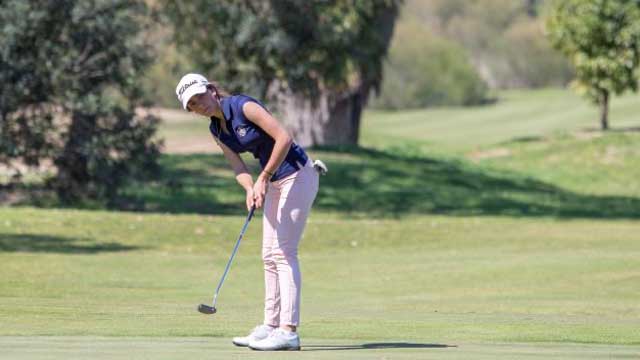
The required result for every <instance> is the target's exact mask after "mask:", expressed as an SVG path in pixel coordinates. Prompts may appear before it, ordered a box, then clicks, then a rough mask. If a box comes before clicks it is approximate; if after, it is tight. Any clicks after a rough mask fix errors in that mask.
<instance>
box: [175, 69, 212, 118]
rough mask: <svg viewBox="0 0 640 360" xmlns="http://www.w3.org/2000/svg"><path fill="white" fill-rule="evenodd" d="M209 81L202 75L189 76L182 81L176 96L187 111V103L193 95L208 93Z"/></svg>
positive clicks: (179, 83)
mask: <svg viewBox="0 0 640 360" xmlns="http://www.w3.org/2000/svg"><path fill="white" fill-rule="evenodd" d="M207 85H209V81H208V80H207V78H205V77H204V76H202V75H200V74H193V73H191V74H187V75H185V76H183V77H182V79H180V82H178V86H177V87H176V95H177V96H178V101H180V102H181V103H182V107H183V108H184V109H185V110H187V103H188V102H189V99H191V97H192V96H193V95H197V94H202V93H204V92H206V91H207Z"/></svg>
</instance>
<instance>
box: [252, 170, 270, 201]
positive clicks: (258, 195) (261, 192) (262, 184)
mask: <svg viewBox="0 0 640 360" xmlns="http://www.w3.org/2000/svg"><path fill="white" fill-rule="evenodd" d="M266 193H267V178H266V174H265V173H264V172H262V173H261V174H260V176H258V179H256V182H255V183H254V184H253V200H254V205H255V206H256V209H260V208H261V207H262V205H264V196H265V195H266Z"/></svg>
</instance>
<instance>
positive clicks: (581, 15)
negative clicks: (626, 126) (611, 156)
mask: <svg viewBox="0 0 640 360" xmlns="http://www.w3.org/2000/svg"><path fill="white" fill-rule="evenodd" d="M548 30H549V37H550V39H551V41H552V42H553V44H554V46H555V47H557V48H558V49H560V50H561V51H562V52H563V53H564V54H565V55H566V56H568V57H569V59H570V60H571V62H572V63H573V65H574V67H575V70H576V80H575V81H574V85H575V86H576V87H577V89H578V90H579V91H580V92H581V93H583V94H585V95H586V96H587V97H588V98H589V99H590V100H592V101H593V102H595V103H596V104H598V105H599V106H600V124H601V128H602V130H607V129H608V128H609V120H608V116H609V115H608V114H609V100H610V97H611V95H612V94H616V95H619V94H622V93H623V92H625V91H627V90H631V91H633V92H636V91H637V90H638V65H639V64H640V1H638V0H563V1H557V2H556V3H555V4H554V6H553V12H552V14H551V16H550V18H549V20H548Z"/></svg>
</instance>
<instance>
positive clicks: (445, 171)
mask: <svg viewBox="0 0 640 360" xmlns="http://www.w3.org/2000/svg"><path fill="white" fill-rule="evenodd" d="M311 153H312V154H313V155H314V157H316V158H320V159H322V160H323V161H324V162H325V163H326V164H327V165H328V167H329V173H328V174H327V175H326V176H324V177H322V178H321V181H320V183H321V185H320V191H319V194H318V197H317V198H316V202H315V205H314V207H315V208H316V209H321V210H326V211H332V212H338V213H344V214H351V215H354V216H360V215H366V216H369V217H401V216H404V215H410V214H426V213H431V214H433V213H435V214H448V215H503V216H553V217H562V218H621V219H625V218H628V219H635V218H638V217H640V199H638V198H634V197H621V196H594V195H588V194H580V193H576V192H572V191H569V190H566V189H563V188H560V187H558V186H555V185H553V184H549V183H545V182H542V181H540V180H538V179H535V178H532V177H528V176H524V175H522V174H518V173H510V172H504V171H496V170H490V169H487V168H485V167H481V166H477V165H474V164H471V163H468V162H465V161H458V160H451V159H445V158H431V157H425V156H421V155H416V154H411V153H403V152H402V151H401V150H390V151H380V150H373V149H366V148H321V149H314V150H312V151H311ZM162 166H163V168H164V175H163V176H162V178H160V179H157V180H156V181H154V182H152V183H147V184H139V185H138V186H135V187H131V188H129V189H127V191H126V197H125V200H126V201H124V202H123V206H122V207H121V208H126V209H130V210H142V211H154V212H155V211H159V212H170V213H207V214H235V215H240V214H242V215H244V214H245V213H246V209H245V206H244V191H243V190H242V189H241V188H240V187H239V186H238V185H237V184H236V182H235V178H234V176H233V174H231V173H230V170H228V169H229V165H228V164H227V163H226V161H225V160H224V158H223V157H222V155H164V156H163V159H162ZM254 173H256V171H254Z"/></svg>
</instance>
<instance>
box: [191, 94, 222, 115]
mask: <svg viewBox="0 0 640 360" xmlns="http://www.w3.org/2000/svg"><path fill="white" fill-rule="evenodd" d="M187 109H189V111H193V112H195V113H196V114H198V115H202V116H206V117H211V116H214V115H215V114H216V113H217V112H218V102H217V101H216V100H215V97H214V96H213V92H212V91H211V89H207V91H206V92H203V93H202V94H196V95H193V96H192V97H191V99H189V101H188V102H187Z"/></svg>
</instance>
